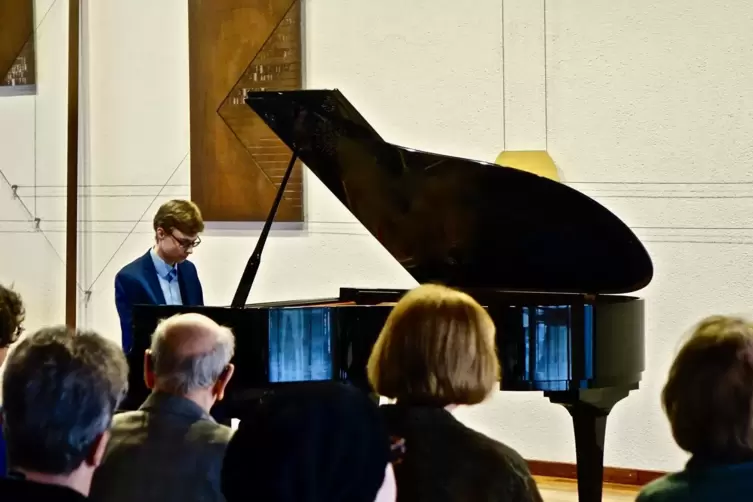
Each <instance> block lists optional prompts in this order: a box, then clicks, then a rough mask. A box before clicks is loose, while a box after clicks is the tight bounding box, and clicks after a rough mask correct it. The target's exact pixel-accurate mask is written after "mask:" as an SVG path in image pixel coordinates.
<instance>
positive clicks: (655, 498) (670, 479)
mask: <svg viewBox="0 0 753 502" xmlns="http://www.w3.org/2000/svg"><path fill="white" fill-rule="evenodd" d="M689 495H690V485H689V483H688V476H687V475H686V474H685V473H683V472H679V473H674V474H667V475H666V476H662V477H661V478H658V479H655V480H654V481H651V482H650V483H648V484H647V485H645V486H644V487H643V488H642V489H641V492H640V493H639V494H638V497H637V498H636V501H637V502H659V501H661V502H673V501H678V502H679V501H681V500H687V498H688V496H689Z"/></svg>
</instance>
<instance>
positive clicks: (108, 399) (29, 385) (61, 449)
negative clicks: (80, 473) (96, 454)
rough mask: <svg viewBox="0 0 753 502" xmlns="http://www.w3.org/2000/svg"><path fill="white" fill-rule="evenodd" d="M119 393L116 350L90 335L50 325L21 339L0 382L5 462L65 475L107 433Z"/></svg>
mask: <svg viewBox="0 0 753 502" xmlns="http://www.w3.org/2000/svg"><path fill="white" fill-rule="evenodd" d="M127 388H128V364H127V362H126V358H125V355H124V354H123V351H122V350H121V348H120V347H119V346H117V345H116V344H115V343H113V342H111V341H109V340H107V339H105V338H103V337H101V336H99V335H98V334H96V333H94V332H90V331H76V330H73V329H71V328H68V327H66V326H53V327H49V328H43V329H41V330H39V331H38V332H36V333H35V334H33V335H31V336H28V337H26V338H23V339H22V340H21V341H20V342H19V344H18V345H17V346H16V348H15V349H14V350H13V351H12V352H11V354H10V355H9V356H8V360H7V363H6V369H5V378H4V380H3V415H4V418H5V420H4V423H3V427H4V429H5V439H6V442H7V447H8V458H9V460H10V462H11V464H12V465H13V466H14V467H16V468H19V469H26V470H29V471H33V472H41V473H47V474H69V473H70V472H72V471H73V470H74V469H76V468H77V467H78V466H79V465H81V462H83V461H84V459H85V458H86V456H87V455H88V454H89V451H90V449H91V447H92V445H93V444H94V442H95V441H96V440H97V438H98V437H99V436H100V435H101V434H102V433H104V432H105V431H106V430H107V429H108V428H109V427H110V424H111V422H112V416H113V414H114V413H115V410H116V409H117V407H118V405H119V404H120V402H121V400H122V399H123V397H124V396H125V393H126V391H127Z"/></svg>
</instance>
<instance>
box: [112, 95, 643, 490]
mask: <svg viewBox="0 0 753 502" xmlns="http://www.w3.org/2000/svg"><path fill="white" fill-rule="evenodd" d="M246 103H247V104H248V105H249V106H250V107H251V108H252V109H253V110H254V111H255V112H256V113H257V114H258V115H259V116H261V117H262V119H263V120H264V121H265V122H266V123H267V124H268V125H269V127H270V128H271V129H272V130H273V131H274V132H275V134H277V135H278V136H279V137H280V138H281V139H282V140H283V141H284V142H285V143H286V144H287V145H288V147H290V149H291V151H292V152H293V155H292V159H291V161H290V164H289V165H288V170H287V172H286V175H285V177H284V178H283V181H282V184H281V187H280V190H279V193H278V194H277V198H276V199H275V202H274V205H273V207H272V209H271V211H270V214H269V218H268V219H267V221H266V222H265V225H264V229H263V231H262V234H261V236H260V238H259V241H258V243H257V246H256V249H255V250H254V252H253V253H252V255H251V257H250V259H249V261H248V264H247V266H246V268H245V270H244V272H243V275H242V278H241V280H240V283H239V286H238V288H237V291H236V292H235V296H234V298H233V301H232V304H231V305H230V306H228V307H181V306H136V307H135V309H134V316H133V317H134V348H133V349H132V351H131V352H130V353H129V354H128V358H129V364H130V365H131V382H130V385H131V389H130V392H129V396H128V399H127V401H126V403H125V407H126V408H133V407H136V406H138V405H139V404H140V403H141V401H143V399H144V397H145V395H146V392H147V390H146V389H145V387H144V384H143V382H142V381H141V375H142V374H143V364H142V361H143V359H142V358H143V351H144V350H145V349H146V348H148V346H149V341H150V334H151V332H152V331H153V330H154V328H155V326H156V324H157V322H158V320H159V319H162V318H165V317H167V316H169V315H172V314H174V313H177V312H187V311H192V312H200V313H203V314H205V315H207V316H209V317H212V318H213V319H215V320H216V321H217V322H219V323H221V324H224V325H226V326H229V327H231V328H232V329H233V330H234V333H235V336H236V354H235V357H234V361H233V362H234V363H235V366H236V373H235V376H234V378H233V380H232V381H231V382H230V385H229V386H228V389H227V392H226V398H225V400H224V401H223V402H221V403H218V405H217V406H216V407H215V409H214V410H213V414H214V415H215V416H216V417H219V418H222V419H227V418H228V417H237V416H239V415H240V414H241V413H242V410H243V407H244V403H247V402H248V400H249V399H253V398H254V397H256V396H258V395H259V393H260V392H264V391H265V390H266V391H269V390H270V389H272V391H273V389H274V388H275V387H276V386H278V385H286V384H290V383H291V382H296V381H305V380H327V379H338V380H343V381H347V382H350V383H352V384H353V385H356V386H359V387H361V388H363V390H364V391H365V392H369V391H370V388H369V385H368V381H367V378H366V362H367V360H368V357H369V353H370V351H371V347H372V345H373V343H374V342H375V340H376V338H377V336H378V334H379V331H380V330H381V327H382V325H383V323H384V321H385V319H386V317H387V315H388V313H389V311H390V308H391V307H390V303H391V302H395V301H397V300H398V299H399V298H400V296H401V295H402V294H403V293H404V292H403V291H401V290H373V289H360V288H358V287H357V285H348V286H351V287H343V288H341V289H340V294H339V297H337V298H330V299H320V300H312V301H304V300H292V301H289V302H284V303H274V304H255V305H246V304H245V303H246V301H247V298H248V294H249V291H250V289H251V286H252V283H253V280H254V277H255V275H256V271H257V270H258V268H259V266H260V263H261V256H262V251H263V248H264V244H265V242H266V238H267V236H268V235H269V231H270V228H271V224H272V221H273V219H274V215H275V212H276V209H277V206H278V204H279V202H280V200H281V197H282V195H283V192H284V189H285V183H286V182H287V179H288V176H289V174H290V171H291V170H292V167H293V165H294V162H295V160H296V159H297V158H300V159H301V160H302V161H303V162H304V163H305V165H306V166H307V167H308V169H310V170H311V171H312V172H313V173H314V174H315V175H316V176H317V177H318V178H319V179H320V180H321V181H322V182H323V183H324V184H325V185H326V187H327V188H328V189H329V190H330V191H331V192H332V193H333V194H334V195H335V196H336V197H337V198H338V199H339V200H340V201H341V202H342V203H343V204H344V205H345V207H346V208H348V209H349V210H350V211H351V213H352V214H353V215H354V216H355V217H356V218H357V219H358V220H359V221H360V222H361V223H362V224H363V226H364V227H365V228H366V229H367V230H368V231H369V232H370V233H371V234H372V235H373V236H374V238H375V239H377V240H378V241H379V242H380V243H381V245H382V246H384V247H385V248H386V249H387V251H389V252H390V253H391V254H392V256H394V257H395V259H396V260H397V261H398V262H399V263H400V264H401V265H402V266H403V267H404V268H405V269H406V270H407V271H408V272H409V273H410V274H411V275H412V276H413V277H414V278H415V279H416V281H417V282H418V283H427V282H438V283H443V284H445V285H448V286H451V287H455V288H458V289H462V290H464V291H466V292H468V293H469V294H471V295H472V296H474V297H475V298H476V299H477V300H478V301H479V302H480V303H481V304H482V305H484V306H485V307H486V308H487V309H488V310H489V312H490V314H491V316H492V318H493V319H494V321H495V323H496V326H497V345H498V348H499V358H500V362H501V365H502V379H501V384H500V385H501V390H502V391H541V392H543V395H544V396H545V397H547V398H548V399H549V400H550V401H551V402H552V403H556V404H560V405H562V406H564V407H565V408H566V409H567V410H568V411H569V413H570V415H571V416H572V420H573V426H574V433H575V444H576V457H577V464H578V465H577V468H578V491H579V496H580V500H581V501H584V502H591V501H598V500H601V491H602V475H603V454H604V432H605V427H606V420H607V416H608V414H609V412H610V410H611V409H612V407H613V406H614V405H615V404H616V403H617V402H618V401H620V400H621V399H623V398H625V397H627V396H628V394H629V393H630V391H631V390H634V389H637V388H638V384H639V382H640V380H641V375H642V372H643V370H644V304H643V300H642V299H640V298H637V297H634V296H628V295H626V293H631V292H634V291H637V290H639V289H641V288H643V287H644V286H646V285H647V284H648V283H649V282H650V280H651V278H652V276H653V266H652V263H651V259H650V257H649V255H648V253H647V252H646V250H645V248H644V247H643V245H642V244H641V242H640V241H639V240H638V238H637V237H636V236H635V235H634V234H633V232H632V231H631V230H630V229H629V228H628V227H627V226H626V225H625V224H624V223H623V222H622V221H620V220H619V219H618V218H617V217H616V216H615V215H614V214H612V213H611V212H609V211H608V210H607V209H605V208H604V207H603V206H601V205H600V204H598V203H597V202H596V201H594V200H592V199H590V198H589V197H587V196H586V195H584V194H582V193H580V192H578V191H576V190H574V189H572V188H570V187H568V186H566V185H563V184H560V183H558V182H556V181H552V180H549V179H547V178H543V177H539V176H537V175H534V174H530V173H527V172H523V171H520V170H517V169H513V168H509V167H500V166H498V165H495V164H490V163H484V162H477V161H473V160H469V159H463V158H456V157H449V156H445V155H439V154H435V153H429V152H421V151H416V150H411V149H408V148H403V147H400V146H397V145H393V144H390V143H388V142H386V141H384V140H383V139H382V138H381V137H380V136H379V134H378V133H377V132H376V131H375V130H374V129H373V128H372V127H371V126H370V125H369V123H368V122H367V121H366V120H365V119H364V118H363V117H362V116H361V115H360V114H359V113H358V111H357V110H356V109H355V108H354V107H353V106H352V105H351V104H350V103H349V102H348V101H347V100H346V98H345V97H344V96H343V95H342V94H341V93H340V92H339V91H337V90H333V91H330V90H321V91H319V90H316V91H315V90H305V91H284V92H251V93H249V94H248V95H247V98H246ZM562 433H563V434H567V433H568V432H566V431H563V432H562Z"/></svg>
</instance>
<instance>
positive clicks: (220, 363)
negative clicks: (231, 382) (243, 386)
mask: <svg viewBox="0 0 753 502" xmlns="http://www.w3.org/2000/svg"><path fill="white" fill-rule="evenodd" d="M179 316H180V314H178V315H177V316H173V317H171V318H169V319H167V320H164V321H162V322H160V324H159V325H158V326H157V329H156V330H155V331H154V334H152V346H151V353H152V365H153V369H154V375H155V380H156V382H155V383H156V385H157V387H158V388H159V389H160V390H163V391H166V392H171V393H174V394H179V395H185V394H188V393H189V392H193V391H196V390H200V389H207V388H209V387H211V386H212V385H214V384H215V383H216V382H217V380H218V379H219V378H220V376H221V375H222V373H223V372H224V371H225V369H226V368H227V365H228V364H230V360H231V359H232V358H233V354H234V353H235V336H233V332H232V331H231V330H230V329H229V328H226V327H223V326H219V325H216V326H215V327H214V329H210V331H211V332H212V333H213V334H214V340H213V343H212V348H211V349H210V350H208V351H204V352H201V353H198V354H190V355H185V354H181V353H180V351H179V350H176V348H177V346H178V345H177V344H175V343H171V342H170V341H168V339H167V336H166V335H167V333H168V332H169V331H170V328H171V325H172V324H173V321H174V320H175V319H176V318H177V317H179ZM173 329H178V328H173ZM188 329H191V330H193V329H195V328H188ZM199 329H206V328H199ZM178 336H180V335H178Z"/></svg>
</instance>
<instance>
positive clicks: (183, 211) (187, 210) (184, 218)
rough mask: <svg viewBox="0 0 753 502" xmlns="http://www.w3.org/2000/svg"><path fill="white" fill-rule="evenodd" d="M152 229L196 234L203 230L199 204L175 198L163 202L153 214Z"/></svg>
mask: <svg viewBox="0 0 753 502" xmlns="http://www.w3.org/2000/svg"><path fill="white" fill-rule="evenodd" d="M153 224H154V231H155V232H156V231H157V229H158V228H162V229H163V230H164V231H165V232H168V233H169V232H170V231H172V230H178V231H180V232H182V233H183V234H185V235H196V234H198V233H199V232H203V231H204V220H203V218H202V217H201V210H200V209H199V206H197V205H196V204H194V203H193V202H192V201H190V200H180V199H175V200H171V201H168V202H165V203H164V204H162V205H161V206H160V208H159V209H158V210H157V214H155V215H154V221H153Z"/></svg>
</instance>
